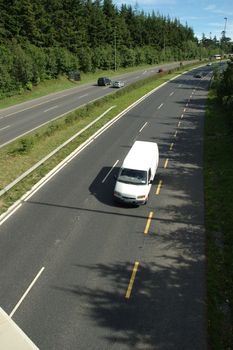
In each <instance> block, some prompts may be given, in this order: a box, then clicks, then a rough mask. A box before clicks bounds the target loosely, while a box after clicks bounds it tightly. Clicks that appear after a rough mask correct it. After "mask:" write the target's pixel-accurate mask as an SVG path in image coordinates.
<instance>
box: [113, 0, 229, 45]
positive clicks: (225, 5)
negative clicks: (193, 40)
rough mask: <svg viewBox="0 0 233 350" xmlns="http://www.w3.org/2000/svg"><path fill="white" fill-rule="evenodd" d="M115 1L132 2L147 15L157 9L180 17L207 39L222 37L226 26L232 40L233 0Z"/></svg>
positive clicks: (227, 33) (119, 3)
mask: <svg viewBox="0 0 233 350" xmlns="http://www.w3.org/2000/svg"><path fill="white" fill-rule="evenodd" d="M113 3H115V4H116V5H117V6H121V4H126V5H131V6H132V7H133V8H137V9H138V11H141V10H143V11H144V12H145V13H146V14H149V13H151V12H152V11H153V10H154V12H155V13H157V12H159V13H160V15H164V16H168V15H169V17H170V18H171V19H174V18H177V19H178V20H179V21H180V23H182V24H183V25H186V23H187V25H188V26H189V27H191V28H192V29H193V31H194V35H195V37H197V38H198V39H201V38H202V34H203V33H204V34H205V36H206V37H207V38H213V37H214V36H216V37H217V39H219V38H221V37H222V31H224V29H225V28H226V37H229V38H231V40H233V0H212V1H208V0H132V1H131V0H125V1H123V2H120V1H118V0H115V1H113ZM225 26H226V27H225Z"/></svg>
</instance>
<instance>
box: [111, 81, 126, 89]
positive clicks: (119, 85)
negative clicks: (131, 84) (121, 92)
mask: <svg viewBox="0 0 233 350" xmlns="http://www.w3.org/2000/svg"><path fill="white" fill-rule="evenodd" d="M124 85H125V84H124V82H123V81H120V80H117V81H114V82H113V83H112V87H114V88H121V87H123V86H124Z"/></svg>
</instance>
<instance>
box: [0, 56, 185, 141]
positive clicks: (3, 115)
mask: <svg viewBox="0 0 233 350" xmlns="http://www.w3.org/2000/svg"><path fill="white" fill-rule="evenodd" d="M184 64H185V62H184ZM178 65H179V63H170V64H167V65H163V66H161V68H164V69H170V68H174V67H176V66H178ZM157 71H158V68H156V67H154V68H151V69H148V70H143V71H138V72H133V73H128V74H125V75H122V76H118V77H115V78H114V79H115V80H117V79H121V80H122V81H124V83H125V84H126V85H127V84H130V83H132V82H134V81H136V80H139V79H142V78H145V77H148V76H150V75H151V74H156V73H157ZM115 91H116V89H113V88H112V87H109V86H107V87H99V86H97V85H96V83H95V84H93V83H92V84H85V85H81V86H78V87H75V88H72V89H68V90H65V91H61V92H58V93H54V94H50V95H47V96H44V97H41V98H38V99H35V100H32V101H28V102H25V103H22V104H19V105H16V106H13V107H8V108H5V109H0V147H2V146H4V145H6V144H7V143H9V142H11V141H13V140H15V139H16V138H18V137H21V136H23V135H25V134H27V133H28V132H30V131H32V130H35V129H36V128H38V127H40V126H42V125H44V124H46V123H48V122H50V121H51V120H54V119H56V118H58V117H60V116H62V115H64V114H65V113H68V112H70V111H73V110H75V109H77V108H78V107H80V106H83V105H85V104H86V103H88V102H90V101H93V100H95V99H98V98H100V97H103V96H105V95H108V94H110V93H113V92H115Z"/></svg>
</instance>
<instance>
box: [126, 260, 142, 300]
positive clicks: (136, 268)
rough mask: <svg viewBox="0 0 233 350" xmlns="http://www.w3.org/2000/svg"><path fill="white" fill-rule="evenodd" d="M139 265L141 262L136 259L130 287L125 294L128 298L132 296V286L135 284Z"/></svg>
mask: <svg viewBox="0 0 233 350" xmlns="http://www.w3.org/2000/svg"><path fill="white" fill-rule="evenodd" d="M138 266H139V262H138V261H135V263H134V268H133V272H132V275H131V278H130V281H129V285H128V289H127V292H126V294H125V298H126V299H129V298H130V295H131V292H132V288H133V284H134V280H135V277H136V273H137V270H138Z"/></svg>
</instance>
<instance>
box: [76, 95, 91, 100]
mask: <svg viewBox="0 0 233 350" xmlns="http://www.w3.org/2000/svg"><path fill="white" fill-rule="evenodd" d="M88 95H89V94H85V95H81V96H79V97H78V99H79V100H80V99H81V98H83V97H86V96H88Z"/></svg>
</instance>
